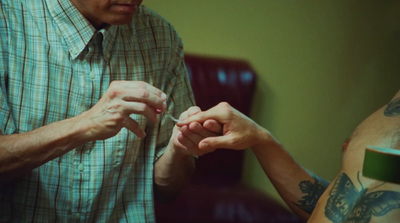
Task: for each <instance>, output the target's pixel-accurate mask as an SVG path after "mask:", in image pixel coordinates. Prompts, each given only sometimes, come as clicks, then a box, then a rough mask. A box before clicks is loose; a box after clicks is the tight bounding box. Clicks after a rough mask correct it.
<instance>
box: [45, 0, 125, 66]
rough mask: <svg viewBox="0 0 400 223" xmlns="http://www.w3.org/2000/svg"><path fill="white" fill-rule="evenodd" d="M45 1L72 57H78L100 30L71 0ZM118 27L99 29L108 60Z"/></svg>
mask: <svg viewBox="0 0 400 223" xmlns="http://www.w3.org/2000/svg"><path fill="white" fill-rule="evenodd" d="M45 1H46V4H47V6H48V9H49V11H50V14H51V16H52V17H53V18H54V20H55V22H56V24H57V26H58V27H59V29H60V30H61V33H62V35H63V37H64V39H65V42H66V44H67V48H68V50H69V52H70V54H71V58H72V59H75V58H77V57H78V56H79V55H80V54H81V53H82V51H84V49H85V48H86V46H87V45H88V43H89V42H90V40H91V39H92V37H93V36H94V35H95V34H96V33H97V32H98V31H97V30H96V29H95V28H94V26H93V25H92V24H90V22H89V21H88V20H87V19H86V18H85V17H83V15H82V14H81V13H80V12H79V11H78V9H77V8H76V7H75V6H74V5H73V4H72V3H71V1H70V0H45ZM117 27H118V26H108V27H106V28H105V29H103V30H100V31H99V32H101V33H102V34H103V52H104V56H105V57H106V59H107V60H108V59H109V57H110V50H111V49H112V46H113V44H114V40H115V36H116V32H117Z"/></svg>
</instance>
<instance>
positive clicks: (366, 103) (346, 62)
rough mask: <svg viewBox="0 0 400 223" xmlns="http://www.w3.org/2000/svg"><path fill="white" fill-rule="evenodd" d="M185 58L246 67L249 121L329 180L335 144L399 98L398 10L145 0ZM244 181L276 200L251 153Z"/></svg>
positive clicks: (371, 1) (395, 6) (255, 0)
mask: <svg viewBox="0 0 400 223" xmlns="http://www.w3.org/2000/svg"><path fill="white" fill-rule="evenodd" d="M143 4H145V5H147V6H149V7H150V8H152V9H153V10H155V11H157V12H159V13H160V14H161V15H163V16H164V17H165V18H166V19H167V20H169V21H170V22H171V23H172V24H173V25H174V27H175V28H176V30H177V31H178V32H179V33H180V35H181V36H182V38H183V40H184V43H185V51H186V52H188V53H189V52H190V53H196V54H205V55H213V56H222V57H233V58H242V59H246V60H248V61H249V62H250V63H251V64H252V66H253V67H254V69H255V70H256V72H257V73H258V85H257V90H256V98H255V103H254V106H253V111H252V115H251V117H252V118H253V119H254V120H255V121H257V122H258V123H259V124H260V125H262V126H264V127H265V128H267V129H269V130H270V131H271V132H272V133H274V135H275V136H276V137H277V138H278V139H280V141H281V142H282V143H283V144H284V145H285V146H286V147H287V150H289V151H290V152H291V153H292V154H293V156H294V157H295V158H296V160H297V161H298V162H299V163H301V164H303V165H304V166H306V167H307V168H309V169H310V170H312V171H314V172H315V173H317V174H320V175H321V176H322V177H324V178H326V179H328V180H332V179H333V178H334V177H335V176H336V174H337V173H338V171H339V170H340V165H341V144H342V142H343V141H344V140H345V139H346V138H347V137H348V136H349V134H350V133H351V132H352V131H353V129H354V128H355V127H356V126H357V125H358V124H359V123H360V122H361V121H362V120H363V119H364V118H365V117H366V116H368V115H369V114H370V113H372V112H373V111H374V110H375V109H377V108H378V107H380V106H382V105H383V104H384V103H386V102H388V100H390V98H391V97H392V96H393V95H394V94H395V93H396V92H397V90H398V89H400V87H399V86H400V75H399V71H400V62H399V59H400V56H399V55H400V53H399V52H400V3H399V1H392V0H385V1H375V0H363V1H361V0H359V1H348V0H346V1H345V0H339V1H337V0H335V1H317V0H315V1H308V0H307V1H306V0H303V1H302V0H296V1H289V0H275V1H272V0H249V1H243V0H229V1H226V0H224V1H223V0H202V1H193V0H173V1H172V0H171V1H168V0H145V1H144V3H143ZM243 180H244V182H245V183H248V184H250V185H253V186H255V187H257V188H260V189H262V190H263V191H265V192H267V193H269V194H271V195H273V196H275V197H278V195H277V194H276V192H275V190H274V189H273V187H272V186H271V184H270V182H269V181H268V179H267V178H266V177H265V175H264V173H263V172H262V170H261V168H260V166H259V164H258V163H257V160H256V159H255V157H254V156H253V154H252V152H251V151H250V150H248V151H247V153H246V165H245V168H244V179H243Z"/></svg>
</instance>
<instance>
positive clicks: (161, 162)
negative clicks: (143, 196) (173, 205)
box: [154, 148, 195, 201]
mask: <svg viewBox="0 0 400 223" xmlns="http://www.w3.org/2000/svg"><path fill="white" fill-rule="evenodd" d="M194 169H195V163H194V157H193V156H191V155H186V154H183V153H182V152H181V151H177V150H175V149H173V148H167V149H166V150H165V153H164V154H163V155H162V156H161V157H160V158H159V159H158V160H157V162H156V163H155V167H154V193H155V198H156V199H157V200H159V201H168V200H171V199H173V198H175V197H176V196H177V195H178V194H179V193H180V191H181V190H182V189H183V187H184V186H185V185H186V184H187V183H188V181H189V179H190V177H191V176H192V174H193V172H194Z"/></svg>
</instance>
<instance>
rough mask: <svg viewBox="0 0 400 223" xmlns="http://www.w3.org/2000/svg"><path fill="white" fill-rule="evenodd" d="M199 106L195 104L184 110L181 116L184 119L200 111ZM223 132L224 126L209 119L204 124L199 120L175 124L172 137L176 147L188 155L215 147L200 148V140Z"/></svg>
mask: <svg viewBox="0 0 400 223" xmlns="http://www.w3.org/2000/svg"><path fill="white" fill-rule="evenodd" d="M200 111H201V110H200V108H199V107H196V106H193V107H191V108H189V109H188V110H187V111H185V112H183V113H182V114H181V116H180V117H179V119H180V120H184V119H186V118H188V117H191V116H192V115H195V114H197V113H199V112H200ZM220 132H222V126H221V124H219V123H218V122H216V121H215V120H208V121H207V122H206V124H205V126H203V124H202V123H199V122H190V123H188V124H187V125H180V126H179V127H178V126H175V127H174V130H173V134H172V137H171V140H172V143H173V146H174V148H176V149H178V150H180V151H181V152H183V153H184V154H186V155H198V156H201V155H204V154H206V153H209V152H212V151H214V150H215V149H213V148H211V149H202V150H200V149H199V142H200V141H201V140H203V139H204V138H207V137H214V136H217V135H218V134H220Z"/></svg>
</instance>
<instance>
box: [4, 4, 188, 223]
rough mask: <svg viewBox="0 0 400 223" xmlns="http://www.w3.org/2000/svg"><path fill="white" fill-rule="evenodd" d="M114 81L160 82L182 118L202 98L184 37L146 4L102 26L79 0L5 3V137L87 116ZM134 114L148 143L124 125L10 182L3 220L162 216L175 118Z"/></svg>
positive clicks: (139, 219) (114, 219)
mask: <svg viewBox="0 0 400 223" xmlns="http://www.w3.org/2000/svg"><path fill="white" fill-rule="evenodd" d="M113 80H131V81H145V82H147V83H149V84H151V85H153V86H156V87H157V88H159V89H161V90H162V91H164V92H165V93H166V94H167V95H168V96H169V98H168V101H167V103H168V105H169V109H170V110H172V111H173V113H174V115H175V116H179V114H180V113H181V112H183V111H184V110H186V109H187V108H188V107H189V106H191V105H193V104H194V100H193V96H192V92H191V88H190V84H189V80H188V78H187V75H186V70H185V66H184V62H183V49H182V41H181V39H180V38H179V36H178V35H177V34H176V32H175V31H174V29H173V27H171V25H170V24H169V23H168V22H166V21H165V20H164V19H163V18H161V17H160V16H158V15H157V14H155V13H154V12H152V11H151V10H150V9H148V8H146V7H145V6H141V7H140V8H139V10H138V11H137V12H136V14H135V16H134V19H133V21H132V23H131V24H129V25H121V26H109V27H107V28H106V29H103V30H100V31H96V30H95V29H94V27H93V26H91V25H90V24H89V23H88V22H87V20H86V19H84V18H83V17H82V15H81V14H80V13H79V12H78V11H77V9H76V8H75V7H74V6H73V5H72V4H71V2H70V0H58V1H57V0H2V1H0V106H1V108H0V134H3V135H7V134H13V133H22V132H27V131H31V130H33V129H36V128H38V127H40V126H43V125H47V124H49V123H52V122H56V121H59V120H63V119H67V118H70V117H73V116H76V115H79V114H81V113H82V112H84V111H86V110H88V109H90V108H91V107H92V106H93V105H94V104H96V102H97V101H98V100H99V99H100V97H101V96H102V95H103V94H104V92H105V91H106V90H107V88H108V86H109V84H110V82H111V81H113ZM131 117H132V118H133V119H135V120H136V121H137V122H138V123H139V124H140V126H141V127H142V128H143V129H145V131H146V135H147V136H146V138H145V139H143V140H142V139H140V138H138V137H136V136H135V135H134V134H133V133H131V132H129V131H128V130H126V129H122V130H121V132H120V133H119V134H118V135H116V136H115V137H112V138H110V139H107V140H99V141H93V142H90V143H87V144H85V145H82V146H80V147H78V148H75V149H73V150H72V151H70V152H68V153H66V154H65V155H63V156H61V157H59V158H56V159H54V160H52V161H50V162H48V163H46V164H44V165H42V166H41V167H39V168H36V169H34V170H33V171H30V172H28V173H27V174H25V175H24V176H22V177H20V178H18V179H16V180H14V181H13V182H12V183H9V184H7V185H0V222H154V221H155V220H154V210H153V169H154V162H155V160H157V158H158V157H159V156H160V155H161V154H162V152H163V149H164V148H165V146H166V145H167V143H168V141H169V138H170V136H171V133H172V128H173V126H174V124H173V123H172V122H171V121H169V120H168V119H167V118H164V117H161V118H160V121H159V123H156V124H154V123H152V122H149V121H148V120H147V119H146V118H145V117H144V116H140V115H135V114H133V115H131ZM54 131H57V130H56V129H55V130H54Z"/></svg>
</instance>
